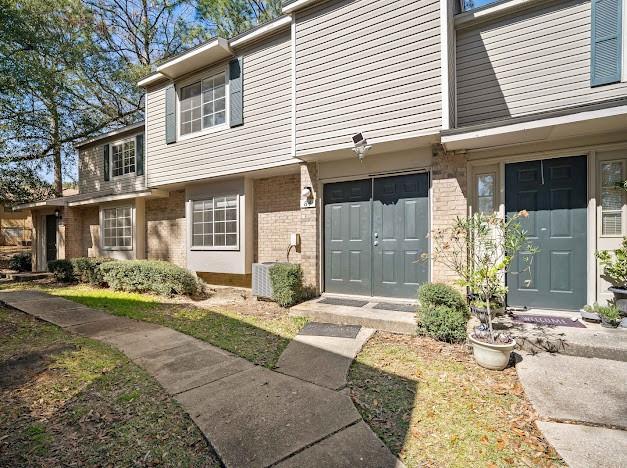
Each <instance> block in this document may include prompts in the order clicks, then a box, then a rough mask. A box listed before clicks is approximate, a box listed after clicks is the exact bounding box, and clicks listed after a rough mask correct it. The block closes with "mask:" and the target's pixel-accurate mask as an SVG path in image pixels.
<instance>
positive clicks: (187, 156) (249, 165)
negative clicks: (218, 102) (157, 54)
mask: <svg viewBox="0 0 627 468" xmlns="http://www.w3.org/2000/svg"><path fill="white" fill-rule="evenodd" d="M237 53H238V54H241V55H243V57H244V59H243V61H244V125H242V126H240V127H234V128H228V129H224V130H220V131H216V132H211V133H205V134H199V135H197V136H192V137H189V138H187V139H183V140H180V141H177V142H176V143H173V144H170V145H167V144H166V143H165V87H166V84H163V85H159V86H156V87H154V88H151V89H149V90H148V96H147V99H148V104H147V107H148V112H147V118H146V120H147V125H146V132H147V140H148V159H147V161H148V173H147V175H148V184H149V186H151V187H158V186H162V185H168V184H174V183H179V182H187V181H192V180H200V179H205V178H210V177H216V176H220V175H226V174H234V173H241V172H247V171H253V170H257V169H263V168H267V167H274V166H279V165H283V164H291V163H296V160H294V159H293V158H292V141H291V109H292V101H291V99H292V98H291V73H292V66H291V44H290V34H289V32H283V33H280V34H278V35H277V36H275V37H273V38H270V39H264V41H263V42H261V43H258V44H256V45H253V46H250V47H248V48H245V49H243V50H241V51H237ZM224 65H225V66H226V63H225V64H224ZM199 76H202V74H199Z"/></svg>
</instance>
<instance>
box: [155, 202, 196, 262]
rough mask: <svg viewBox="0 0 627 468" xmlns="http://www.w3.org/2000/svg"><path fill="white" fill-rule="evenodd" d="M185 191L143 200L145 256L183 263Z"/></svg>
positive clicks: (184, 259)
mask: <svg viewBox="0 0 627 468" xmlns="http://www.w3.org/2000/svg"><path fill="white" fill-rule="evenodd" d="M186 232H187V229H186V222H185V191H184V190H178V191H176V192H170V196H169V197H168V198H155V199H148V200H146V258H147V259H148V260H166V261H168V262H172V263H174V264H176V265H179V266H181V267H185V266H186V263H187V261H186V258H187V257H186V251H185V235H186Z"/></svg>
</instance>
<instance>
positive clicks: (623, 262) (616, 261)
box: [596, 237, 627, 316]
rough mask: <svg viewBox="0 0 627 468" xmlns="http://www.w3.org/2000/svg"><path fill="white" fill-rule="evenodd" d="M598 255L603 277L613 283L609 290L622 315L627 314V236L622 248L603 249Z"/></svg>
mask: <svg viewBox="0 0 627 468" xmlns="http://www.w3.org/2000/svg"><path fill="white" fill-rule="evenodd" d="M596 257H597V259H598V260H599V264H600V265H601V267H603V274H602V275H601V277H602V278H603V279H604V280H606V281H607V282H608V283H610V284H611V285H612V286H611V287H610V288H608V290H609V291H611V292H612V294H614V303H615V304H616V307H617V308H618V309H619V311H620V313H621V315H623V316H625V315H627V237H625V238H623V242H622V243H621V246H620V248H618V249H616V250H614V251H613V252H612V251H609V250H602V251H600V252H597V253H596Z"/></svg>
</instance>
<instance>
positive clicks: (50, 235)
mask: <svg viewBox="0 0 627 468" xmlns="http://www.w3.org/2000/svg"><path fill="white" fill-rule="evenodd" d="M56 259H57V217H56V216H55V215H47V216H46V263H47V262H51V261H53V260H56Z"/></svg>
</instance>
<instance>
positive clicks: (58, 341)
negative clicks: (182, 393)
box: [0, 308, 220, 467]
mask: <svg viewBox="0 0 627 468" xmlns="http://www.w3.org/2000/svg"><path fill="white" fill-rule="evenodd" d="M156 465H168V466H198V467H201V466H202V467H204V466H220V465H219V461H218V459H217V457H216V455H215V453H214V452H213V451H212V449H211V447H210V446H209V445H208V444H207V442H206V441H205V439H204V438H203V436H202V434H201V432H200V431H199V430H198V428H197V427H196V426H195V425H194V424H193V422H192V421H191V419H190V418H189V417H188V416H187V415H186V414H185V413H184V412H183V411H182V409H181V408H180V407H179V406H178V404H177V403H175V402H174V401H173V400H172V399H171V398H170V397H168V396H167V394H166V393H165V392H164V391H163V389H162V388H161V387H160V386H159V384H158V383H157V382H156V381H155V380H154V379H153V378H152V377H150V376H149V375H148V374H146V373H145V372H144V371H143V370H142V369H140V368H139V367H137V366H136V365H134V364H133V363H131V362H129V361H128V359H127V358H126V357H125V356H124V355H122V354H121V353H119V352H118V351H115V350H114V349H112V348H110V347H109V346H106V345H104V344H102V343H99V342H96V341H93V340H89V339H85V338H80V337H76V336H73V335H70V334H68V333H66V332H64V331H63V330H62V329H60V328H58V327H56V326H54V325H50V324H47V323H44V322H41V321H38V320H36V319H33V318H31V317H29V316H27V315H26V314H23V313H21V312H17V311H15V310H8V309H3V308H0V466H156Z"/></svg>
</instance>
